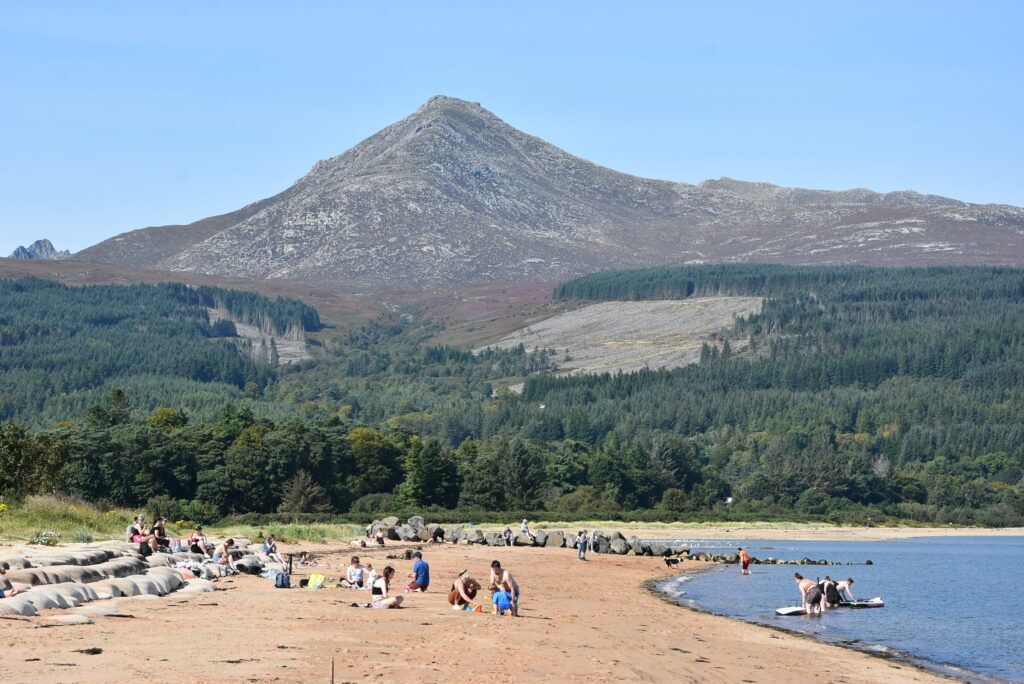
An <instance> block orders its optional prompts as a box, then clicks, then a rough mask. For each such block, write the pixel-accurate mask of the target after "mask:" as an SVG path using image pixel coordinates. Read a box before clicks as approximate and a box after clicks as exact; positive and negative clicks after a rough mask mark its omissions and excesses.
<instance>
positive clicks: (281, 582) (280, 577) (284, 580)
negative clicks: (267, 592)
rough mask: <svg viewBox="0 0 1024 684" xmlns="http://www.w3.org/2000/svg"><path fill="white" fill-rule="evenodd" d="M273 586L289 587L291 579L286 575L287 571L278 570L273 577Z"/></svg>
mask: <svg viewBox="0 0 1024 684" xmlns="http://www.w3.org/2000/svg"><path fill="white" fill-rule="evenodd" d="M274 588H275V589H291V588H292V580H291V577H289V576H288V573H287V572H280V573H278V574H277V576H276V577H274Z"/></svg>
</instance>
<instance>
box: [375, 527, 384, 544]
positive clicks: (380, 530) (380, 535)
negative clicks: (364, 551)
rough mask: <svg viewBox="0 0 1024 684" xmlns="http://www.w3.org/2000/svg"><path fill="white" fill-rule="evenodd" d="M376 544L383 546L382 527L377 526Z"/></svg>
mask: <svg viewBox="0 0 1024 684" xmlns="http://www.w3.org/2000/svg"><path fill="white" fill-rule="evenodd" d="M376 536H377V546H384V528H382V527H378V528H377V535H376Z"/></svg>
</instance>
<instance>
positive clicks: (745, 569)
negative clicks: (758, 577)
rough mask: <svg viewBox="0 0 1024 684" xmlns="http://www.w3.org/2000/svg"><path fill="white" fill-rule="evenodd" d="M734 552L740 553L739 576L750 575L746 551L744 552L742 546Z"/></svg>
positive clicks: (748, 555)
mask: <svg viewBox="0 0 1024 684" xmlns="http://www.w3.org/2000/svg"><path fill="white" fill-rule="evenodd" d="M736 550H737V551H739V552H740V574H741V575H749V574H750V554H749V553H747V552H746V551H744V550H743V547H742V546H741V547H739V548H738V549H736Z"/></svg>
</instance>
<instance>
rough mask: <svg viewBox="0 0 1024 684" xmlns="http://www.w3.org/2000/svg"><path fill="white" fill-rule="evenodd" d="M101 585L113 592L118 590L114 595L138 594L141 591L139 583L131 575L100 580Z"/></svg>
mask: <svg viewBox="0 0 1024 684" xmlns="http://www.w3.org/2000/svg"><path fill="white" fill-rule="evenodd" d="M98 584H99V585H100V586H102V587H103V588H104V589H110V590H111V593H113V592H114V590H116V591H117V592H120V593H117V594H114V596H138V595H139V594H140V593H142V592H140V591H139V585H137V584H136V583H135V580H133V579H132V578H131V577H118V578H117V579H110V580H106V581H105V582H99V583H98Z"/></svg>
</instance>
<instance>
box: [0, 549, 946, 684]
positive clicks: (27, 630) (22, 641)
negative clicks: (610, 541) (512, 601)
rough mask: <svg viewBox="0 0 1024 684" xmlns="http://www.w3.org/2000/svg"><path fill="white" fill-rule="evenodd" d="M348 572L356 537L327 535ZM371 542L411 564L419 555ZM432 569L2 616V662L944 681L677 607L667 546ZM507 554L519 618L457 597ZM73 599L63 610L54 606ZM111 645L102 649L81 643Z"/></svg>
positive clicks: (38, 669)
mask: <svg viewBox="0 0 1024 684" xmlns="http://www.w3.org/2000/svg"><path fill="white" fill-rule="evenodd" d="M298 548H303V549H307V550H314V549H315V550H318V551H319V552H320V554H321V555H320V556H319V557H320V560H321V563H322V564H321V566H320V567H318V568H312V569H309V568H301V569H299V568H297V569H296V574H295V576H294V577H293V581H294V583H295V584H296V585H297V584H298V582H297V580H298V579H300V578H301V577H302V576H304V575H305V574H307V573H308V572H310V571H313V572H317V571H319V572H323V573H324V574H327V575H328V576H331V577H334V578H337V577H338V576H339V575H341V574H343V572H344V567H345V566H346V565H347V560H348V557H349V556H350V555H352V553H353V549H351V548H349V547H346V546H341V545H334V546H323V545H320V546H317V545H312V544H303V545H282V550H283V551H286V552H287V551H294V550H296V549H298ZM401 550H402V549H401V546H400V545H395V546H389V547H386V548H385V549H383V550H379V549H359V550H357V551H356V552H357V553H358V555H360V557H361V558H363V561H364V562H367V561H369V562H371V563H373V565H374V566H375V567H376V568H378V570H379V569H381V568H383V566H384V565H386V564H389V563H390V564H392V565H394V566H395V567H396V569H397V570H398V575H397V576H396V580H397V579H399V578H400V579H401V582H397V581H396V584H398V585H399V587H394V588H396V589H398V590H399V591H401V589H400V585H401V584H403V583H404V582H405V581H406V580H405V578H404V575H405V574H406V573H408V572H409V571H410V569H411V566H412V563H411V562H409V561H404V560H388V559H386V558H385V555H386V554H388V553H398V552H401ZM423 552H424V555H425V558H426V560H427V561H428V562H429V563H430V565H431V576H432V584H431V587H430V591H428V592H427V593H424V594H412V595H410V596H409V597H408V598H407V599H406V607H405V608H403V609H401V610H369V609H365V608H353V607H350V605H349V604H350V603H352V602H365V601H366V600H367V592H365V591H352V590H347V589H325V590H321V591H317V592H310V591H308V590H304V589H291V590H281V589H274V588H273V586H272V584H271V582H270V581H269V580H266V579H262V578H258V577H251V576H239V577H234V578H229V579H226V580H221V581H220V582H218V588H219V589H221V590H220V591H217V592H215V593H212V594H201V595H198V596H195V597H192V598H178V597H175V596H174V595H173V594H172V595H171V596H169V597H165V598H162V599H153V600H146V599H115V601H118V603H119V606H120V609H119V612H120V614H121V615H125V616H131V617H105V618H104V617H100V618H95V620H96V622H95V624H91V625H63V626H54V627H45V625H46V624H47V622H46V619H45V618H18V619H0V671H2V672H3V678H4V680H5V681H11V682H39V681H46V682H48V681H61V682H100V681H102V682H109V681H122V680H126V679H134V680H137V681H150V680H155V679H161V680H172V681H173V680H180V681H204V682H205V681H213V680H215V679H216V680H220V681H228V682H242V681H260V682H262V681H281V682H309V681H317V682H329V681H331V667H332V660H333V664H334V668H335V681H337V682H345V681H381V682H392V681H414V680H415V681H419V682H462V681H488V682H494V681H498V682H540V681H545V682H549V681H552V680H554V681H573V682H577V681H579V682H582V681H587V682H618V681H651V682H705V681H721V682H725V681H729V682H772V681H789V682H800V681H822V682H825V681H828V682H835V681H841V682H905V681H916V682H930V681H942V680H941V679H940V678H939V677H937V676H936V675H933V674H931V673H928V672H925V671H923V670H919V669H916V668H914V667H912V666H909V665H905V664H901V663H897V662H893V661H888V660H884V659H881V658H876V657H873V656H870V655H866V654H862V653H857V652H853V651H850V650H847V649H842V648H839V647H836V646H828V645H823V644H819V643H816V642H814V641H812V640H810V639H807V638H803V637H799V636H796V635H790V634H784V633H779V632H776V631H774V630H771V629H767V628H762V627H758V626H754V625H748V624H745V623H741V622H736V621H733V620H729V619H726V618H721V617H717V616H713V615H708V614H703V613H699V612H695V611H690V610H685V609H682V608H679V607H677V606H674V605H672V604H670V603H668V602H666V601H664V600H662V599H661V598H659V597H658V596H656V595H655V594H653V593H652V592H650V591H649V590H647V589H646V588H645V587H644V584H645V583H646V582H647V581H648V580H651V579H655V578H658V577H662V576H665V575H667V574H676V573H678V572H680V569H681V570H686V569H691V570H696V569H699V566H700V564H698V563H688V564H685V565H681V566H680V569H673V570H669V569H668V568H667V567H666V566H665V564H664V563H663V562H662V560H661V559H658V558H643V557H634V556H610V555H605V556H593V555H592V556H591V560H588V561H587V562H585V563H583V562H579V561H577V560H575V552H574V551H572V550H569V549H533V548H508V549H506V548H498V549H495V548H489V547H482V546H455V545H448V544H445V545H432V544H426V545H423ZM494 558H497V559H498V560H500V561H502V563H503V564H504V565H506V566H507V567H508V569H509V570H510V571H511V572H512V573H513V575H514V576H515V577H516V579H517V580H518V582H519V584H520V585H521V587H522V590H523V598H522V603H521V612H522V616H523V617H521V618H519V619H514V618H511V617H499V616H494V615H490V614H483V615H480V614H470V613H465V612H456V611H453V610H451V608H450V606H449V605H448V603H447V600H446V594H447V590H448V588H449V585H450V583H451V579H452V578H453V577H454V575H455V574H456V573H457V572H459V571H461V570H463V569H465V568H469V569H470V571H471V572H472V573H473V574H474V576H475V577H477V578H478V579H481V580H482V581H483V582H484V583H485V584H486V579H487V570H488V566H489V563H490V561H491V560H492V559H494ZM49 612H51V613H54V614H59V613H60V612H62V611H49ZM89 648H100V649H103V652H102V653H100V654H97V655H87V654H84V653H80V652H76V651H78V650H81V649H89Z"/></svg>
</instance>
